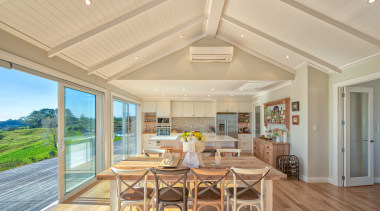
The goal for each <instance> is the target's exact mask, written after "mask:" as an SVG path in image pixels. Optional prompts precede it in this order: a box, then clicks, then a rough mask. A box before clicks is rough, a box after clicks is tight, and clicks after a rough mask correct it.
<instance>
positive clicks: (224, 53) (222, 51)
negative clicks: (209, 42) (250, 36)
mask: <svg viewBox="0 0 380 211" xmlns="http://www.w3.org/2000/svg"><path fill="white" fill-rule="evenodd" d="M233 53H234V49H233V47H232V46H231V47H190V62H231V61H232V56H233Z"/></svg>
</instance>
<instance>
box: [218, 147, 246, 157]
mask: <svg viewBox="0 0 380 211" xmlns="http://www.w3.org/2000/svg"><path fill="white" fill-rule="evenodd" d="M216 152H217V153H219V154H220V155H222V156H223V157H225V156H226V153H231V155H232V156H235V157H240V153H241V149H216Z"/></svg>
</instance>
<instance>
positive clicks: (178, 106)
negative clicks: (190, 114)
mask: <svg viewBox="0 0 380 211" xmlns="http://www.w3.org/2000/svg"><path fill="white" fill-rule="evenodd" d="M182 106H183V102H172V113H171V115H172V117H182V116H183V109H182Z"/></svg>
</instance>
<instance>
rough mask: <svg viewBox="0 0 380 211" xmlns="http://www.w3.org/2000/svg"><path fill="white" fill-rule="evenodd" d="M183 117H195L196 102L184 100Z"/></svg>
mask: <svg viewBox="0 0 380 211" xmlns="http://www.w3.org/2000/svg"><path fill="white" fill-rule="evenodd" d="M182 110H183V117H194V103H193V102H183V104H182Z"/></svg>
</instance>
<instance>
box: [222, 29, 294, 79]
mask: <svg viewBox="0 0 380 211" xmlns="http://www.w3.org/2000/svg"><path fill="white" fill-rule="evenodd" d="M216 38H218V39H220V40H223V41H225V42H227V43H229V44H231V45H233V46H235V47H238V48H240V49H241V50H243V51H245V52H247V53H249V54H251V55H253V56H256V57H258V58H260V59H262V60H264V61H266V62H269V63H271V64H273V65H275V66H277V67H279V68H281V69H284V70H286V71H288V72H290V73H292V74H294V73H295V70H294V69H293V68H291V67H289V66H287V65H284V64H282V63H280V62H277V61H276V60H274V59H271V58H269V57H267V56H265V55H263V54H261V53H259V52H257V51H254V50H252V49H250V48H247V47H245V46H242V45H240V44H239V43H237V42H234V41H232V40H231V39H229V38H227V37H226V36H223V35H220V34H218V35H216Z"/></svg>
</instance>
